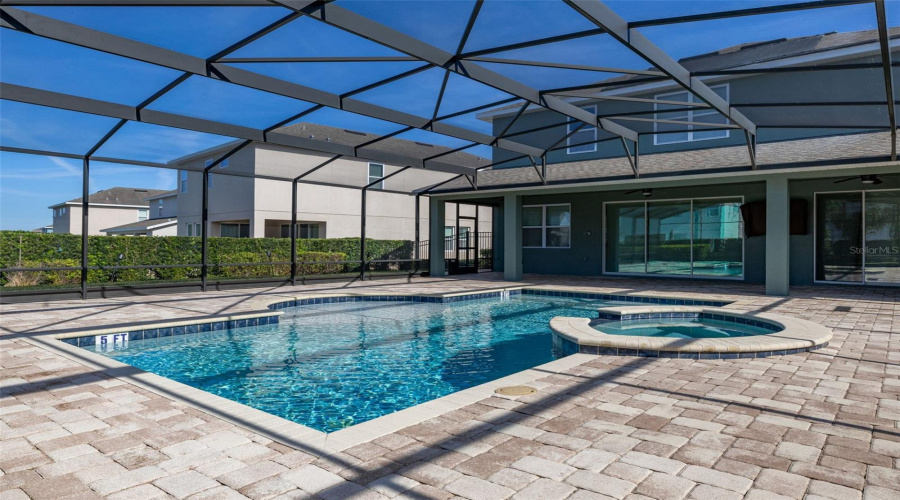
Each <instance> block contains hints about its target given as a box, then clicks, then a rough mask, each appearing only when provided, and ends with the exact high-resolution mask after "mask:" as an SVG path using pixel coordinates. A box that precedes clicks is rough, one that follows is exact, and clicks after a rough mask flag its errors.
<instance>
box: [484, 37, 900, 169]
mask: <svg viewBox="0 0 900 500" xmlns="http://www.w3.org/2000/svg"><path fill="white" fill-rule="evenodd" d="M895 57H900V55H898V54H895ZM880 61H881V59H880V57H877V56H872V57H862V58H856V59H848V60H844V61H841V63H847V64H855V63H880ZM894 73H895V78H900V68H895V69H894ZM705 81H706V83H707V84H708V85H709V86H716V85H722V84H726V83H727V84H728V94H729V102H731V103H735V104H739V103H762V102H829V101H879V100H881V101H884V76H883V72H882V70H881V69H880V68H875V69H863V70H850V71H848V70H842V71H822V72H806V73H789V74H767V75H752V76H744V77H740V78H735V77H730V78H728V79H723V78H718V79H705ZM679 90H681V88H680V87H674V86H670V87H661V88H659V89H653V90H648V91H645V92H640V93H635V94H633V96H634V97H642V98H648V99H653V98H655V97H656V96H657V95H659V94H666V93H669V92H674V91H679ZM629 95H631V94H629ZM661 99H666V98H665V97H662V98H661ZM576 104H577V105H578V106H582V107H584V106H591V105H597V109H598V114H600V115H607V116H609V115H614V114H618V113H629V112H635V111H647V112H648V113H647V114H642V115H639V116H641V117H644V118H652V117H653V116H654V115H653V113H652V112H653V109H654V108H653V104H651V103H633V102H623V101H579V102H577V103H576ZM739 109H740V110H741V112H743V113H744V114H745V115H746V116H747V117H748V118H750V119H751V120H752V121H754V123H758V124H765V125H784V124H797V123H798V118H797V117H798V115H799V116H802V120H803V122H804V124H806V125H815V126H821V125H823V124H829V123H839V124H841V125H853V126H864V125H879V126H885V127H886V126H888V124H889V121H888V114H887V107H886V106H884V105H879V106H854V107H847V106H837V107H834V106H832V107H781V108H772V107H759V108H758V107H739ZM515 111H516V110H515V109H512V110H510V113H511V114H514V113H515ZM511 114H510V115H508V116H505V117H501V118H498V119H496V120H495V121H494V123H493V129H494V133H495V134H498V133H500V132H502V131H503V130H504V129H505V128H506V126H507V124H508V123H509V121H510V119H511V118H512V116H511ZM565 120H566V118H565V117H564V116H563V115H560V114H558V113H553V112H546V111H536V112H528V113H525V114H523V115H522V116H521V117H520V118H519V120H518V121H517V122H516V123H515V124H514V125H513V127H512V128H511V129H510V131H509V133H515V132H517V131H523V130H528V129H532V128H537V127H542V126H549V125H553V124H557V123H561V122H563V121H565ZM698 121H704V120H700V119H699V118H698ZM705 121H708V119H707V120H705ZM619 123H621V124H622V125H625V126H627V127H628V128H631V129H632V130H635V131H637V132H638V133H641V134H648V135H641V136H640V140H639V143H640V151H641V154H642V155H643V154H654V153H666V152H672V151H684V150H689V149H701V148H702V149H708V148H717V147H726V146H743V145H745V144H746V142H745V138H744V133H743V131H742V130H740V129H737V130H731V131H730V132H729V136H728V137H727V138H722V139H710V140H702V141H691V142H681V143H672V144H660V145H654V139H653V135H652V132H653V130H654V129H653V124H652V123H647V122H633V121H620V122H619ZM861 131H863V130H861V129H822V128H807V129H785V128H760V129H759V131H758V136H757V140H758V142H776V141H784V140H791V139H801V138H808V137H818V136H830V135H840V134H849V133H859V132H861ZM566 133H567V128H566V125H565V124H562V125H560V126H558V127H553V128H550V129H547V130H543V131H540V132H534V133H530V134H526V135H521V136H518V137H512V138H511V139H512V140H517V141H520V142H524V143H527V144H533V145H535V146H538V147H542V148H547V147H549V146H551V145H552V144H553V143H554V142H556V141H558V140H559V139H560V138H561V137H563V136H564V135H565V134H566ZM599 134H600V135H599V138H601V139H602V138H603V137H604V135H609V134H605V133H604V132H602V131H600V132H599ZM564 145H565V144H563V146H564ZM597 146H598V147H597V151H596V152H591V153H577V154H569V153H567V151H566V150H565V149H561V150H558V151H553V152H551V153H549V154H548V155H547V159H548V161H549V162H550V163H563V162H572V161H583V160H592V159H597V158H610V157H620V156H622V155H623V150H622V144H621V142H620V141H619V140H618V139H616V140H613V141H607V142H602V143H599V144H598V145H597ZM494 153H495V157H494V158H493V161H495V162H499V161H503V160H505V159H509V158H513V157H515V156H518V155H517V154H515V153H511V152H506V151H504V150H497V149H495V150H494ZM527 164H528V163H527V160H522V161H516V162H509V163H506V164H503V165H500V166H498V167H497V168H510V167H517V166H523V165H527Z"/></svg>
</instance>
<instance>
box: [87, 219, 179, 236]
mask: <svg viewBox="0 0 900 500" xmlns="http://www.w3.org/2000/svg"><path fill="white" fill-rule="evenodd" d="M177 223H178V219H177V218H175V217H170V218H167V219H147V220H139V221H137V222H130V223H128V224H122V225H121V226H116V227H111V228H107V229H101V230H100V231H101V232H104V233H134V232H138V233H139V232H143V231H146V230H148V229H158V228H160V227H167V226H171V225H173V224H177Z"/></svg>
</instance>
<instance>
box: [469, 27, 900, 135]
mask: <svg viewBox="0 0 900 500" xmlns="http://www.w3.org/2000/svg"><path fill="white" fill-rule="evenodd" d="M888 36H889V37H890V38H900V27H893V28H890V29H888ZM876 42H878V30H865V31H848V32H843V33H838V32H831V33H824V34H821V35H811V36H801V37H794V38H777V39H775V40H766V41H763V42H751V43H742V44H739V45H732V46H731V47H726V48H724V49H719V50H716V51H714V52H707V53H705V54H699V55H696V56H690V57H685V58H682V59H679V60H678V62H679V64H681V65H682V66H684V68H685V69H687V70H688V71H690V72H691V73H696V72H703V71H719V70H724V69H735V68H740V67H743V66H749V65H752V64H761V63H767V62H773V61H777V60H780V59H787V58H789V57H798V56H804V55H809V54H818V53H822V52H827V51H830V50H837V49H843V48H847V47H853V46H857V45H865V44H870V43H876ZM648 69H650V70H653V69H656V68H648ZM648 79H649V80H651V81H655V80H657V79H658V77H648V76H644V75H622V76H617V77H614V78H608V79H605V80H600V81H598V82H597V83H596V85H597V87H611V86H614V87H617V88H618V87H622V86H626V85H637V84H639V83H642V82H644V81H645V80H648ZM597 90H601V89H599V88H598V89H597ZM519 107H521V103H514V104H510V105H507V106H503V107H499V108H496V109H493V110H490V111H487V112H485V113H482V114H480V115H479V117H480V118H481V117H483V118H484V119H490V117H491V115H493V114H494V113H496V112H498V111H502V110H507V109H510V110H513V109H515V110H517V109H518V108H519Z"/></svg>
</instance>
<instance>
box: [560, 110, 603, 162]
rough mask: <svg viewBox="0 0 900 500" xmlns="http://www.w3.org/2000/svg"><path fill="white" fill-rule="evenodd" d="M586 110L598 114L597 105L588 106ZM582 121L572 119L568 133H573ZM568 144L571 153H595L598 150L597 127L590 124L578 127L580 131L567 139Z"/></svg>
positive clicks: (567, 128)
mask: <svg viewBox="0 0 900 500" xmlns="http://www.w3.org/2000/svg"><path fill="white" fill-rule="evenodd" d="M584 110H585V111H590V112H591V113H594V114H597V106H587V107H585V108H584ZM581 123H582V122H579V121H574V120H573V121H570V122H569V123H568V126H567V127H566V133H567V134H570V133H572V131H573V130H575V129H577V128H578V126H579V125H581ZM566 146H568V149H566V152H567V153H568V154H570V155H571V154H577V153H593V152H594V151H597V127H591V126H588V125H585V126H583V127H581V128H580V129H578V132H575V133H574V134H572V135H570V136H569V138H568V139H566Z"/></svg>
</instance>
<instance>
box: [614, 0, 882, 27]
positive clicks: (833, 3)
mask: <svg viewBox="0 0 900 500" xmlns="http://www.w3.org/2000/svg"><path fill="white" fill-rule="evenodd" d="M872 1H873V0H818V1H815V2H802V3H789V4H784V5H772V6H768V7H753V8H749V9H738V10H726V11H722V12H710V13H706V14H694V15H688V16H675V17H666V18H660V19H648V20H646V21H634V22H631V23H628V27H629V28H630V29H634V28H646V27H648V26H664V25H667V24H682V23H691V22H697V21H711V20H714V19H728V18H733V17H744V16H758V15H761V14H777V13H779V12H792V11H798V10H806V9H821V8H825V7H840V6H844V5H858V4H864V3H871V2H872Z"/></svg>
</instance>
